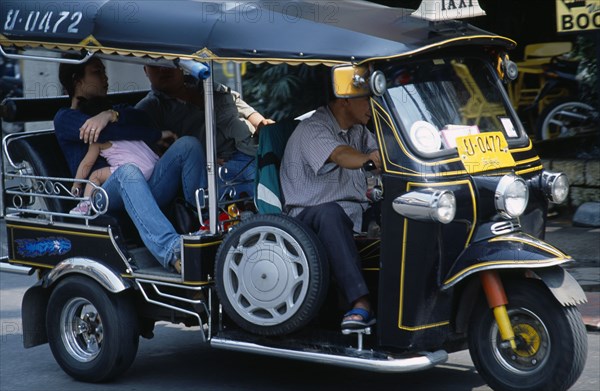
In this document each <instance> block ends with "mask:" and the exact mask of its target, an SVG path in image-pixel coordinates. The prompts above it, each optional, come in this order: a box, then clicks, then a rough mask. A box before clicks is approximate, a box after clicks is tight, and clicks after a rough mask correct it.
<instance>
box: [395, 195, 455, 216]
mask: <svg viewBox="0 0 600 391" xmlns="http://www.w3.org/2000/svg"><path fill="white" fill-rule="evenodd" d="M392 207H393V209H394V211H395V212H396V213H398V214H400V215H402V216H404V217H406V218H409V219H413V220H418V221H424V222H438V223H442V224H448V223H450V222H452V221H453V220H454V217H455V216H456V196H455V195H454V192H452V191H451V190H440V189H432V188H427V189H420V190H414V191H410V192H408V193H405V194H403V195H401V196H399V197H397V198H396V199H394V201H393V203H392Z"/></svg>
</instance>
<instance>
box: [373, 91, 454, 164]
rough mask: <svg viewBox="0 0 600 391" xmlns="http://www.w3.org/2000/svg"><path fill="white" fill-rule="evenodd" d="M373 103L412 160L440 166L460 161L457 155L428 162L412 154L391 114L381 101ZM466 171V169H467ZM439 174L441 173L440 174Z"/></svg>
mask: <svg viewBox="0 0 600 391" xmlns="http://www.w3.org/2000/svg"><path fill="white" fill-rule="evenodd" d="M372 101H373V104H374V105H377V108H378V110H377V112H378V113H381V114H384V115H385V117H387V118H385V120H386V123H387V124H388V125H389V126H390V127H391V128H392V131H393V133H394V138H395V139H396V141H397V142H398V145H399V146H400V148H401V149H402V151H403V152H404V153H405V154H406V156H408V157H409V158H410V159H411V160H414V161H415V162H417V163H419V164H423V165H425V166H440V165H442V164H447V163H454V162H459V161H460V158H458V157H456V158H451V159H446V160H440V161H438V162H434V163H430V162H426V161H424V160H421V159H419V158H417V157H416V156H414V155H412V154H411V153H410V152H409V151H408V150H407V149H406V146H405V145H404V143H402V141H401V139H400V137H399V136H398V129H396V126H395V125H394V121H392V119H391V118H390V115H389V114H388V113H387V112H386V111H385V109H384V108H383V107H381V105H380V104H379V103H377V102H376V101H375V100H374V99H372ZM465 172H466V171H465ZM438 175H439V174H438Z"/></svg>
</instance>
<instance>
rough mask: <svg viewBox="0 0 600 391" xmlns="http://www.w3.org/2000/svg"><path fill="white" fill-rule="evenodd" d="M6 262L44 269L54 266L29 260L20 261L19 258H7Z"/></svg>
mask: <svg viewBox="0 0 600 391" xmlns="http://www.w3.org/2000/svg"><path fill="white" fill-rule="evenodd" d="M8 263H14V264H16V265H27V266H33V267H43V268H45V269H52V268H54V265H48V264H43V263H36V262H29V261H21V260H19V259H9V260H8Z"/></svg>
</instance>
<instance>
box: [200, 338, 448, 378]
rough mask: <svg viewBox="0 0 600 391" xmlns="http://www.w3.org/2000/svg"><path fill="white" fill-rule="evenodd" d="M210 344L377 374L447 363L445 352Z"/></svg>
mask: <svg viewBox="0 0 600 391" xmlns="http://www.w3.org/2000/svg"><path fill="white" fill-rule="evenodd" d="M210 344H211V346H212V347H214V348H218V349H226V350H234V351H239V352H245V353H256V354H263V355H267V356H273V357H282V358H291V359H298V360H303V361H310V362H315V363H318V364H329V365H336V366H341V367H346V368H354V369H361V370H367V371H372V372H380V373H402V372H413V371H419V370H425V369H429V368H431V367H434V366H435V365H438V364H443V363H445V362H446V361H447V360H448V353H446V351H445V350H438V351H435V352H421V353H420V354H419V355H418V356H415V357H407V358H392V357H389V356H388V358H387V359H386V360H384V359H373V358H362V357H349V356H344V355H334V354H329V353H320V352H314V351H303V350H290V349H281V348H274V347H269V346H263V345H258V344H254V343H250V342H241V341H235V340H231V339H227V338H220V337H213V338H212V339H211V340H210Z"/></svg>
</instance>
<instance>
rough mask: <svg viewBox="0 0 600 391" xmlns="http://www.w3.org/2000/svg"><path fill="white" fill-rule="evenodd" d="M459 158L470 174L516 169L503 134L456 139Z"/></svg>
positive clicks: (480, 134) (490, 133) (477, 135)
mask: <svg viewBox="0 0 600 391" xmlns="http://www.w3.org/2000/svg"><path fill="white" fill-rule="evenodd" d="M456 148H457V149H458V156H459V157H460V160H461V161H462V162H463V165H464V166H465V170H466V171H467V172H468V173H469V174H474V173H476V172H483V171H490V170H497V169H499V168H507V167H514V166H515V165H516V164H515V160H514V159H513V157H512V155H511V153H510V150H509V149H508V143H507V142H506V138H505V137H504V134H503V133H502V132H487V133H479V134H472V135H469V136H464V137H457V138H456Z"/></svg>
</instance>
